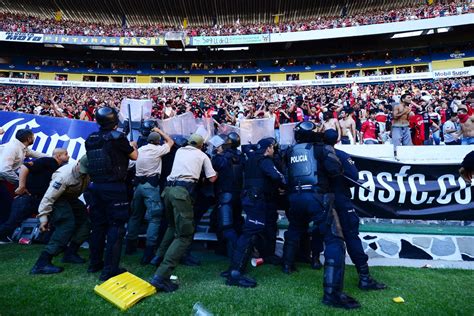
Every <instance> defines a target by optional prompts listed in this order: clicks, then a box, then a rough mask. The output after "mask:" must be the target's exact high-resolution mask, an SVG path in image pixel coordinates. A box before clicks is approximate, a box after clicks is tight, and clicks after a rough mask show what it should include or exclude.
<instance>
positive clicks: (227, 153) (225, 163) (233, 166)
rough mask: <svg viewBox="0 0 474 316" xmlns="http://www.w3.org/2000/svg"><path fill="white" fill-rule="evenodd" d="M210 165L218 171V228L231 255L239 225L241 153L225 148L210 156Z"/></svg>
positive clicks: (241, 174)
mask: <svg viewBox="0 0 474 316" xmlns="http://www.w3.org/2000/svg"><path fill="white" fill-rule="evenodd" d="M212 166H213V168H214V170H216V171H217V172H218V173H219V178H218V179H217V182H216V183H215V188H216V193H217V197H218V205H217V212H218V213H217V218H218V228H219V232H220V233H221V234H222V237H223V239H224V240H225V242H226V246H227V254H228V256H229V257H231V256H232V253H233V251H234V247H235V243H236V242H237V239H238V233H237V232H238V231H239V230H240V225H241V199H240V192H241V191H242V180H243V179H242V176H243V156H242V153H241V152H240V151H239V150H238V149H235V148H227V149H225V150H224V152H222V153H220V154H217V155H215V156H214V157H213V158H212Z"/></svg>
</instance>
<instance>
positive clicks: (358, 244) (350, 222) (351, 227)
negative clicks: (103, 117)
mask: <svg viewBox="0 0 474 316" xmlns="http://www.w3.org/2000/svg"><path fill="white" fill-rule="evenodd" d="M336 155H337V157H338V158H339V160H340V161H341V163H342V166H343V169H344V175H343V176H342V175H341V176H338V177H335V178H333V179H332V180H333V181H332V182H333V185H334V189H335V203H334V206H335V208H336V212H337V215H338V216H339V221H340V223H341V228H342V233H343V235H344V240H345V242H346V247H347V252H348V254H349V256H350V258H351V260H352V262H353V263H354V265H355V267H356V269H357V272H358V273H359V288H361V289H363V290H381V289H385V288H386V286H385V285H384V284H382V283H378V282H377V281H376V280H374V279H373V278H372V277H371V275H370V273H369V266H368V264H367V262H368V260H369V257H368V256H367V255H366V254H365V252H364V247H363V246H362V241H361V240H360V238H359V216H358V215H357V213H356V211H355V209H354V205H353V203H352V200H351V196H352V194H351V187H353V186H354V183H353V182H351V181H350V180H348V179H347V178H349V179H351V180H353V181H355V182H357V180H358V179H359V176H358V174H359V171H358V170H357V167H356V166H355V163H354V161H353V160H352V158H351V156H350V155H349V154H347V153H346V152H344V151H342V150H339V149H336ZM313 238H314V240H313V244H314V247H315V248H314V249H313V252H314V253H317V254H318V255H319V253H320V252H321V251H322V249H323V247H322V240H321V238H319V236H313ZM318 241H319V242H318Z"/></svg>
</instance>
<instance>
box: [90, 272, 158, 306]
mask: <svg viewBox="0 0 474 316" xmlns="http://www.w3.org/2000/svg"><path fill="white" fill-rule="evenodd" d="M94 291H95V292H96V293H97V294H99V295H100V296H102V297H103V298H105V299H106V300H107V301H109V302H111V303H112V304H115V305H117V306H118V307H119V308H120V309H121V310H122V311H125V310H127V309H129V308H130V307H132V306H133V305H135V304H136V303H137V302H138V301H139V300H141V299H142V298H144V297H147V296H150V295H153V294H155V293H156V288H155V287H154V286H153V285H151V284H150V283H148V282H146V281H144V280H142V279H140V278H139V277H137V276H135V275H133V274H131V273H129V272H125V273H122V274H120V275H117V276H115V277H113V278H110V279H108V280H107V281H105V282H104V283H102V284H101V285H96V286H95V288H94Z"/></svg>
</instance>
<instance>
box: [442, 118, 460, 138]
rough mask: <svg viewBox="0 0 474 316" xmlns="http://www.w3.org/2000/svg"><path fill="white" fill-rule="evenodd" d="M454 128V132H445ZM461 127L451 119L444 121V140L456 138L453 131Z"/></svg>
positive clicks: (457, 130)
mask: <svg viewBox="0 0 474 316" xmlns="http://www.w3.org/2000/svg"><path fill="white" fill-rule="evenodd" d="M453 129H455V130H456V132H454V133H446V131H447V130H453ZM460 129H461V127H460V126H459V124H456V123H454V122H453V121H451V120H448V121H446V123H444V124H443V133H444V142H445V143H451V142H454V141H455V140H457V137H455V136H454V135H455V133H457V132H459V131H460Z"/></svg>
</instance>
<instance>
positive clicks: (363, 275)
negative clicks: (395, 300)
mask: <svg viewBox="0 0 474 316" xmlns="http://www.w3.org/2000/svg"><path fill="white" fill-rule="evenodd" d="M356 268H357V272H358V273H359V289H361V290H366V291H370V290H375V291H377V290H383V289H386V288H387V286H386V285H385V284H383V283H379V282H377V281H376V280H374V279H373V278H372V276H371V275H370V273H369V265H368V264H367V263H366V264H364V265H362V266H360V267H357V266H356Z"/></svg>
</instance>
